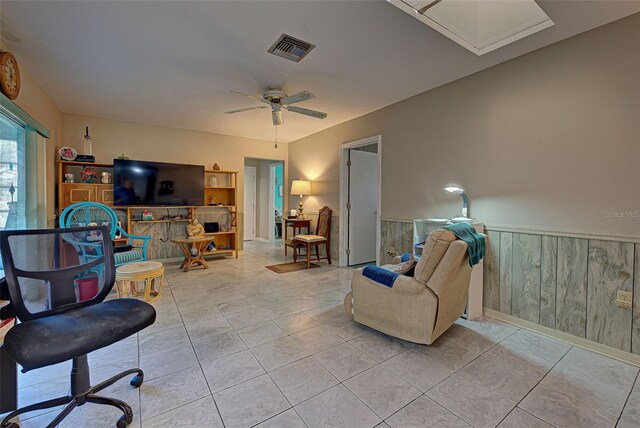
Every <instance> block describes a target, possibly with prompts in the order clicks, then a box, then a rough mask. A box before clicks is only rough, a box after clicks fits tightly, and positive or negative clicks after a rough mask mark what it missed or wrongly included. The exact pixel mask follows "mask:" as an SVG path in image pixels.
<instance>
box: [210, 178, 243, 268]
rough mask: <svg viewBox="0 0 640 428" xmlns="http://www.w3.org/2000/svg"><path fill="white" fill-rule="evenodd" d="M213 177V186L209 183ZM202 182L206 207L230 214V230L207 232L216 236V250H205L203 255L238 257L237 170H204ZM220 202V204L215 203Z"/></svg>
mask: <svg viewBox="0 0 640 428" xmlns="http://www.w3.org/2000/svg"><path fill="white" fill-rule="evenodd" d="M213 177H215V181H217V184H216V185H215V186H212V185H211V181H212V178H213ZM204 184H205V188H204V201H205V203H206V204H209V205H208V207H209V208H221V209H226V210H228V211H229V215H230V216H231V230H228V231H220V232H216V233H208V234H207V235H208V236H215V237H216V239H215V241H214V242H215V244H216V250H215V251H209V252H206V253H205V256H207V255H215V254H235V256H236V258H238V210H237V203H238V202H237V198H238V171H227V170H205V172H204ZM220 203H221V204H222V205H217V204H220Z"/></svg>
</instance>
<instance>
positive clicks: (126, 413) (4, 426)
mask: <svg viewBox="0 0 640 428" xmlns="http://www.w3.org/2000/svg"><path fill="white" fill-rule="evenodd" d="M74 362H75V361H74ZM132 374H135V376H134V377H133V378H131V381H130V382H129V384H130V385H131V386H133V387H135V388H139V387H140V385H142V382H143V381H144V373H143V371H142V370H140V369H131V370H127V371H124V372H122V373H118V374H117V375H115V376H113V377H111V378H109V379H107V380H105V381H104V382H101V383H99V384H98V385H96V386H93V387H91V388H90V389H89V390H88V391H87V392H85V393H80V394H77V393H75V394H73V395H69V396H66V397H59V398H54V399H52V400H47V401H43V402H41V403H35V404H31V405H28V406H25V407H22V408H20V409H18V410H15V411H13V412H11V413H9V414H8V415H7V416H5V418H4V419H3V420H2V423H0V428H19V425H18V424H17V423H15V422H11V419H13V418H15V417H16V416H18V415H21V414H24V413H28V412H33V411H35V410H42V409H50V408H51V407H57V406H63V405H66V407H65V408H64V409H63V410H62V412H60V413H59V414H58V416H56V417H55V419H53V420H52V421H51V422H50V423H49V425H47V428H55V427H56V426H58V425H59V424H60V423H61V422H62V421H63V420H64V418H66V417H67V416H68V415H69V414H70V413H71V411H73V409H75V408H76V407H79V406H83V405H84V404H86V403H93V404H104V405H107V406H112V407H116V408H118V409H120V411H121V412H122V413H123V415H122V416H121V417H120V419H118V421H117V422H116V427H117V428H126V427H127V426H128V425H130V424H131V422H133V411H132V410H131V407H130V406H129V405H128V404H127V403H125V402H124V401H121V400H117V399H115V398H109V397H102V396H99V395H96V394H95V393H97V392H100V391H101V390H103V389H105V388H108V387H109V386H111V385H113V384H114V383H116V382H117V381H119V380H120V379H122V378H124V377H126V376H129V375H132ZM75 381H76V379H75V378H74V373H72V375H71V383H72V393H73V389H75V388H74V385H75Z"/></svg>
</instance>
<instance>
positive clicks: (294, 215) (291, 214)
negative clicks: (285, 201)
mask: <svg viewBox="0 0 640 428" xmlns="http://www.w3.org/2000/svg"><path fill="white" fill-rule="evenodd" d="M289 218H298V211H296V210H294V209H293V208H292V209H290V210H289Z"/></svg>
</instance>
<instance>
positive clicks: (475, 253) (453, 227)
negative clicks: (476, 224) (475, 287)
mask: <svg viewBox="0 0 640 428" xmlns="http://www.w3.org/2000/svg"><path fill="white" fill-rule="evenodd" d="M443 229H448V230H450V231H451V232H452V233H453V234H454V235H456V237H457V238H458V239H460V240H462V241H464V242H466V244H467V252H468V253H469V264H470V265H471V266H473V265H477V264H478V263H480V260H482V259H483V258H484V250H485V245H484V236H482V235H481V234H479V233H477V232H476V230H475V229H474V228H473V227H472V226H471V225H470V224H468V223H454V224H450V225H448V226H444V228H443Z"/></svg>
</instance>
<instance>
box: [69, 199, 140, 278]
mask: <svg viewBox="0 0 640 428" xmlns="http://www.w3.org/2000/svg"><path fill="white" fill-rule="evenodd" d="M89 223H96V224H97V225H98V226H103V225H105V226H108V227H109V234H110V236H111V240H113V239H115V236H116V233H118V232H119V233H120V235H121V236H122V237H124V238H127V240H128V243H129V245H131V246H132V247H133V248H132V249H131V250H129V251H123V252H118V253H115V254H114V258H115V265H116V267H118V266H121V265H123V264H126V263H132V262H141V261H146V260H147V247H148V245H149V241H150V240H151V239H152V237H151V236H136V235H130V234H128V233H127V232H125V231H124V230H123V229H122V228H121V227H119V226H118V217H117V216H116V212H115V211H114V210H113V209H111V208H110V207H108V206H107V205H104V204H99V203H97V202H78V203H75V204H72V205H69V206H68V207H66V208H65V209H64V210H63V211H62V214H61V215H60V227H61V228H65V229H67V228H71V227H86V226H88V225H89ZM83 241H86V238H84V239H83ZM140 241H142V242H140ZM70 243H71V245H73V246H74V248H75V249H76V251H77V252H78V255H79V256H80V257H81V258H82V261H83V263H84V262H87V260H86V259H87V258H91V256H90V255H88V254H87V251H86V248H87V242H83V243H82V245H80V243H79V242H78V243H76V244H77V245H74V243H73V242H70ZM100 256H101V254H94V255H93V257H100Z"/></svg>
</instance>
